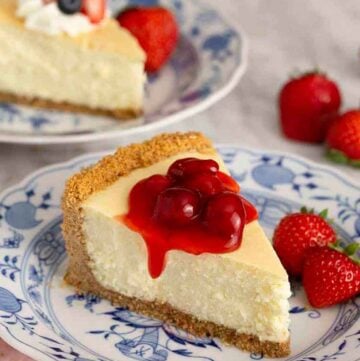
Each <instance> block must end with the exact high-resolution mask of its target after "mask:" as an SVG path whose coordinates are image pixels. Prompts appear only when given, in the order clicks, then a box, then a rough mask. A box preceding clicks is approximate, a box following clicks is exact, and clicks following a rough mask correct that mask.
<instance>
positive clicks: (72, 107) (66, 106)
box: [0, 92, 142, 120]
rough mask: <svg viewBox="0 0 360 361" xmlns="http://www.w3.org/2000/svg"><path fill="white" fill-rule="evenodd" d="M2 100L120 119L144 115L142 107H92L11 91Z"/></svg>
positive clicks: (1, 93) (0, 96) (0, 100)
mask: <svg viewBox="0 0 360 361" xmlns="http://www.w3.org/2000/svg"><path fill="white" fill-rule="evenodd" d="M0 102H3V103H15V104H20V105H27V106H31V107H35V108H41V109H49V110H59V111H64V112H71V113H85V114H90V115H102V116H107V117H112V118H115V119H119V120H126V119H132V118H136V117H138V116H140V115H142V110H141V109H130V108H129V109H101V108H97V109H94V108H90V107H87V106H85V105H76V104H70V103H67V102H55V101H52V100H46V99H41V98H36V97H34V98H31V97H25V96H18V95H14V94H10V93H4V92H0Z"/></svg>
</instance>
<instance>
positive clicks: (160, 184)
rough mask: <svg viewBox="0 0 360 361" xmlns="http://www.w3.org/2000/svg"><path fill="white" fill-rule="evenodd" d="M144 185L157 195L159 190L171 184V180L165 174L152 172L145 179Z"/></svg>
mask: <svg viewBox="0 0 360 361" xmlns="http://www.w3.org/2000/svg"><path fill="white" fill-rule="evenodd" d="M144 186H145V187H146V190H147V191H149V192H150V193H151V194H156V195H158V194H159V193H160V192H162V191H163V190H165V189H167V188H169V187H170V186H171V180H170V179H169V178H168V177H166V176H165V175H161V174H154V175H152V176H150V177H149V178H146V179H145V184H144Z"/></svg>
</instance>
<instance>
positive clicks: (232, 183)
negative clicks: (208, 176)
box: [217, 172, 240, 193]
mask: <svg viewBox="0 0 360 361" xmlns="http://www.w3.org/2000/svg"><path fill="white" fill-rule="evenodd" d="M217 176H218V178H219V179H220V181H221V183H222V184H223V187H224V188H225V189H227V190H228V191H231V192H235V193H238V192H240V186H239V184H238V183H237V182H236V180H235V179H234V178H232V177H230V176H229V175H227V174H226V173H223V172H218V175H217Z"/></svg>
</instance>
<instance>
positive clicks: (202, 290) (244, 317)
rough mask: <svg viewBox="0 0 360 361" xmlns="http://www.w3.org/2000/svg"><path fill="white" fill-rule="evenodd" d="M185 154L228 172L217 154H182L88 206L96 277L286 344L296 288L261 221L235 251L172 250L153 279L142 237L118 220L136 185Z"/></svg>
mask: <svg viewBox="0 0 360 361" xmlns="http://www.w3.org/2000/svg"><path fill="white" fill-rule="evenodd" d="M186 157H197V158H204V159H206V158H212V159H214V160H216V161H217V162H218V163H219V164H220V168H221V169H222V170H223V171H224V170H225V166H224V164H223V162H222V161H221V159H220V158H219V157H218V156H217V155H216V154H211V155H209V154H200V153H183V154H179V155H177V156H176V157H171V158H168V159H166V160H164V161H162V162H159V163H156V164H154V165H152V166H150V167H147V168H146V169H145V168H144V169H138V170H135V171H133V172H131V173H130V174H129V175H127V176H123V177H121V178H120V179H119V180H118V181H117V182H115V183H114V184H113V185H111V186H110V187H108V188H106V189H105V190H104V191H101V192H98V193H96V194H94V195H92V196H90V198H89V199H88V200H87V201H86V202H84V204H83V214H84V223H83V231H84V234H85V238H86V240H87V244H86V246H87V251H88V254H89V256H90V259H91V264H90V267H91V269H92V272H93V274H94V276H95V278H96V279H97V281H98V282H99V283H100V284H101V285H102V286H103V287H105V288H108V289H111V290H113V291H116V292H119V293H122V294H124V295H126V296H129V297H137V298H139V299H142V300H147V301H154V300H156V301H158V302H168V303H170V304H171V305H172V306H173V307H175V308H177V309H179V310H181V311H183V312H186V313H188V314H192V315H195V316H196V317H197V318H198V319H200V320H208V321H212V322H215V323H217V324H220V325H223V326H226V327H229V328H233V329H235V330H237V331H238V332H239V333H247V334H256V335H257V336H258V337H259V338H260V340H268V341H275V342H283V341H285V340H286V339H287V338H288V336H289V333H288V324H289V315H288V308H289V304H288V300H287V299H288V297H289V296H290V286H289V283H288V280H287V274H286V272H285V270H284V269H283V267H282V266H281V264H280V261H279V260H278V259H277V257H276V255H275V252H274V250H273V248H272V246H271V244H270V242H269V241H268V240H267V238H266V236H265V234H264V232H263V231H262V229H261V227H260V225H259V224H258V222H257V221H254V222H252V223H250V224H249V225H247V226H246V227H245V230H244V236H243V241H242V245H241V247H240V248H239V249H238V250H237V251H235V252H232V253H227V254H221V255H214V254H202V255H200V256H193V255H190V254H187V253H185V252H182V251H171V252H169V253H168V255H167V265H166V268H165V270H164V272H163V274H162V276H161V277H159V278H158V279H152V278H151V277H150V275H149V273H148V268H147V251H146V247H145V243H144V241H143V239H142V237H141V236H140V235H139V234H138V233H135V232H133V231H131V230H130V229H128V228H127V227H126V226H125V225H123V224H121V223H119V222H117V221H115V220H114V218H113V217H114V216H116V215H119V214H125V213H126V212H127V210H128V202H127V200H128V194H129V192H130V190H131V188H132V187H133V185H134V184H135V183H137V182H138V181H139V180H141V179H143V178H145V177H148V176H149V175H151V174H155V173H160V174H165V173H166V170H167V169H168V167H169V165H170V164H172V163H173V161H174V160H176V159H180V158H186ZM214 290H216V291H215V292H214Z"/></svg>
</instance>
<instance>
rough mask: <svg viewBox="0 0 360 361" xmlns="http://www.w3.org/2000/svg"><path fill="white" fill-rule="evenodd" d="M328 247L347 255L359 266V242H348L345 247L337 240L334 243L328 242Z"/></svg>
mask: <svg viewBox="0 0 360 361" xmlns="http://www.w3.org/2000/svg"><path fill="white" fill-rule="evenodd" d="M329 247H330V248H331V249H333V250H334V251H337V252H340V253H342V254H344V255H346V256H348V257H349V258H350V259H351V260H352V261H353V262H354V263H355V264H357V265H358V266H360V256H359V250H360V243H357V242H353V243H350V244H348V245H347V246H346V247H343V246H342V245H341V241H340V240H337V241H336V242H334V243H330V244H329Z"/></svg>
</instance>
